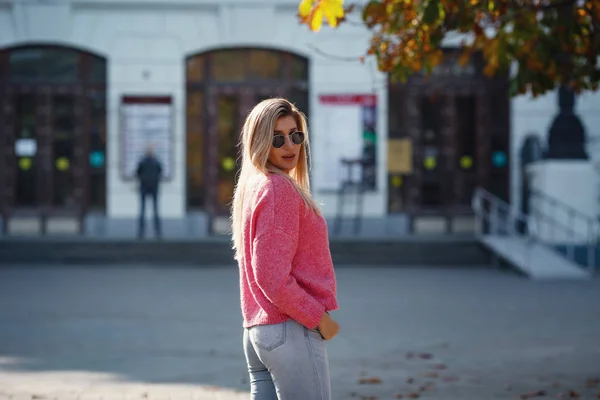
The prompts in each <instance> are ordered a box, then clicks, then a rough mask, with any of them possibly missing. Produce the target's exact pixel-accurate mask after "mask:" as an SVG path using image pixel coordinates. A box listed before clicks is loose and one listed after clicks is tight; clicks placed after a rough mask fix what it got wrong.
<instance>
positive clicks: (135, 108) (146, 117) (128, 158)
mask: <svg viewBox="0 0 600 400" xmlns="http://www.w3.org/2000/svg"><path fill="white" fill-rule="evenodd" d="M120 111H121V113H120V114H121V175H122V177H123V179H125V180H130V179H135V178H136V169H137V165H138V163H139V161H140V160H141V159H142V157H143V156H144V154H145V153H146V150H147V149H148V147H149V146H152V148H153V149H154V153H155V155H156V157H157V158H158V160H159V161H160V162H161V164H162V167H163V179H164V180H170V179H171V178H172V174H173V172H172V171H173V104H172V99H171V97H170V96H123V97H122V99H121V110H120Z"/></svg>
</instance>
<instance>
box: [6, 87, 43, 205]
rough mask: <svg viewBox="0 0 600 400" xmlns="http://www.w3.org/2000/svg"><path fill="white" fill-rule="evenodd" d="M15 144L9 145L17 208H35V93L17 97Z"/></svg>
mask: <svg viewBox="0 0 600 400" xmlns="http://www.w3.org/2000/svg"><path fill="white" fill-rule="evenodd" d="M15 102H16V104H15V129H16V132H15V139H14V140H15V141H14V143H9V146H10V147H13V148H14V151H15V156H16V157H15V161H16V165H15V168H16V171H17V173H16V180H15V183H16V190H15V199H14V206H15V207H16V208H23V207H35V206H37V205H38V201H39V194H38V185H37V179H36V178H37V173H38V162H37V154H38V148H37V147H38V142H37V137H36V136H37V135H36V127H37V121H36V119H37V118H36V117H37V116H36V96H35V94H33V93H23V94H17V95H16V96H15Z"/></svg>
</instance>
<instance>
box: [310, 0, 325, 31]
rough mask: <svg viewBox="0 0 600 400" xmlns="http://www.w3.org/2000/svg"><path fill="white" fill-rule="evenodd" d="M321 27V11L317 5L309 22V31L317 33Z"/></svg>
mask: <svg viewBox="0 0 600 400" xmlns="http://www.w3.org/2000/svg"><path fill="white" fill-rule="evenodd" d="M321 25H323V10H322V9H321V5H320V4H319V5H317V7H316V8H315V10H314V11H313V14H312V17H311V20H310V29H312V30H313V31H314V32H318V31H319V30H321Z"/></svg>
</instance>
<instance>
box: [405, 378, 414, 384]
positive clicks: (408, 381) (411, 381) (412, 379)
mask: <svg viewBox="0 0 600 400" xmlns="http://www.w3.org/2000/svg"><path fill="white" fill-rule="evenodd" d="M406 383H415V379H414V378H406Z"/></svg>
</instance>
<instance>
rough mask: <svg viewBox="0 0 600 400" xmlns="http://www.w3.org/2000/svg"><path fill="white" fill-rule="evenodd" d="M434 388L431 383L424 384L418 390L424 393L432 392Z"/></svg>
mask: <svg viewBox="0 0 600 400" xmlns="http://www.w3.org/2000/svg"><path fill="white" fill-rule="evenodd" d="M434 388H435V385H434V384H433V382H427V383H425V384H424V385H423V386H421V387H420V388H419V390H420V391H421V392H426V391H428V390H432V389H434Z"/></svg>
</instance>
